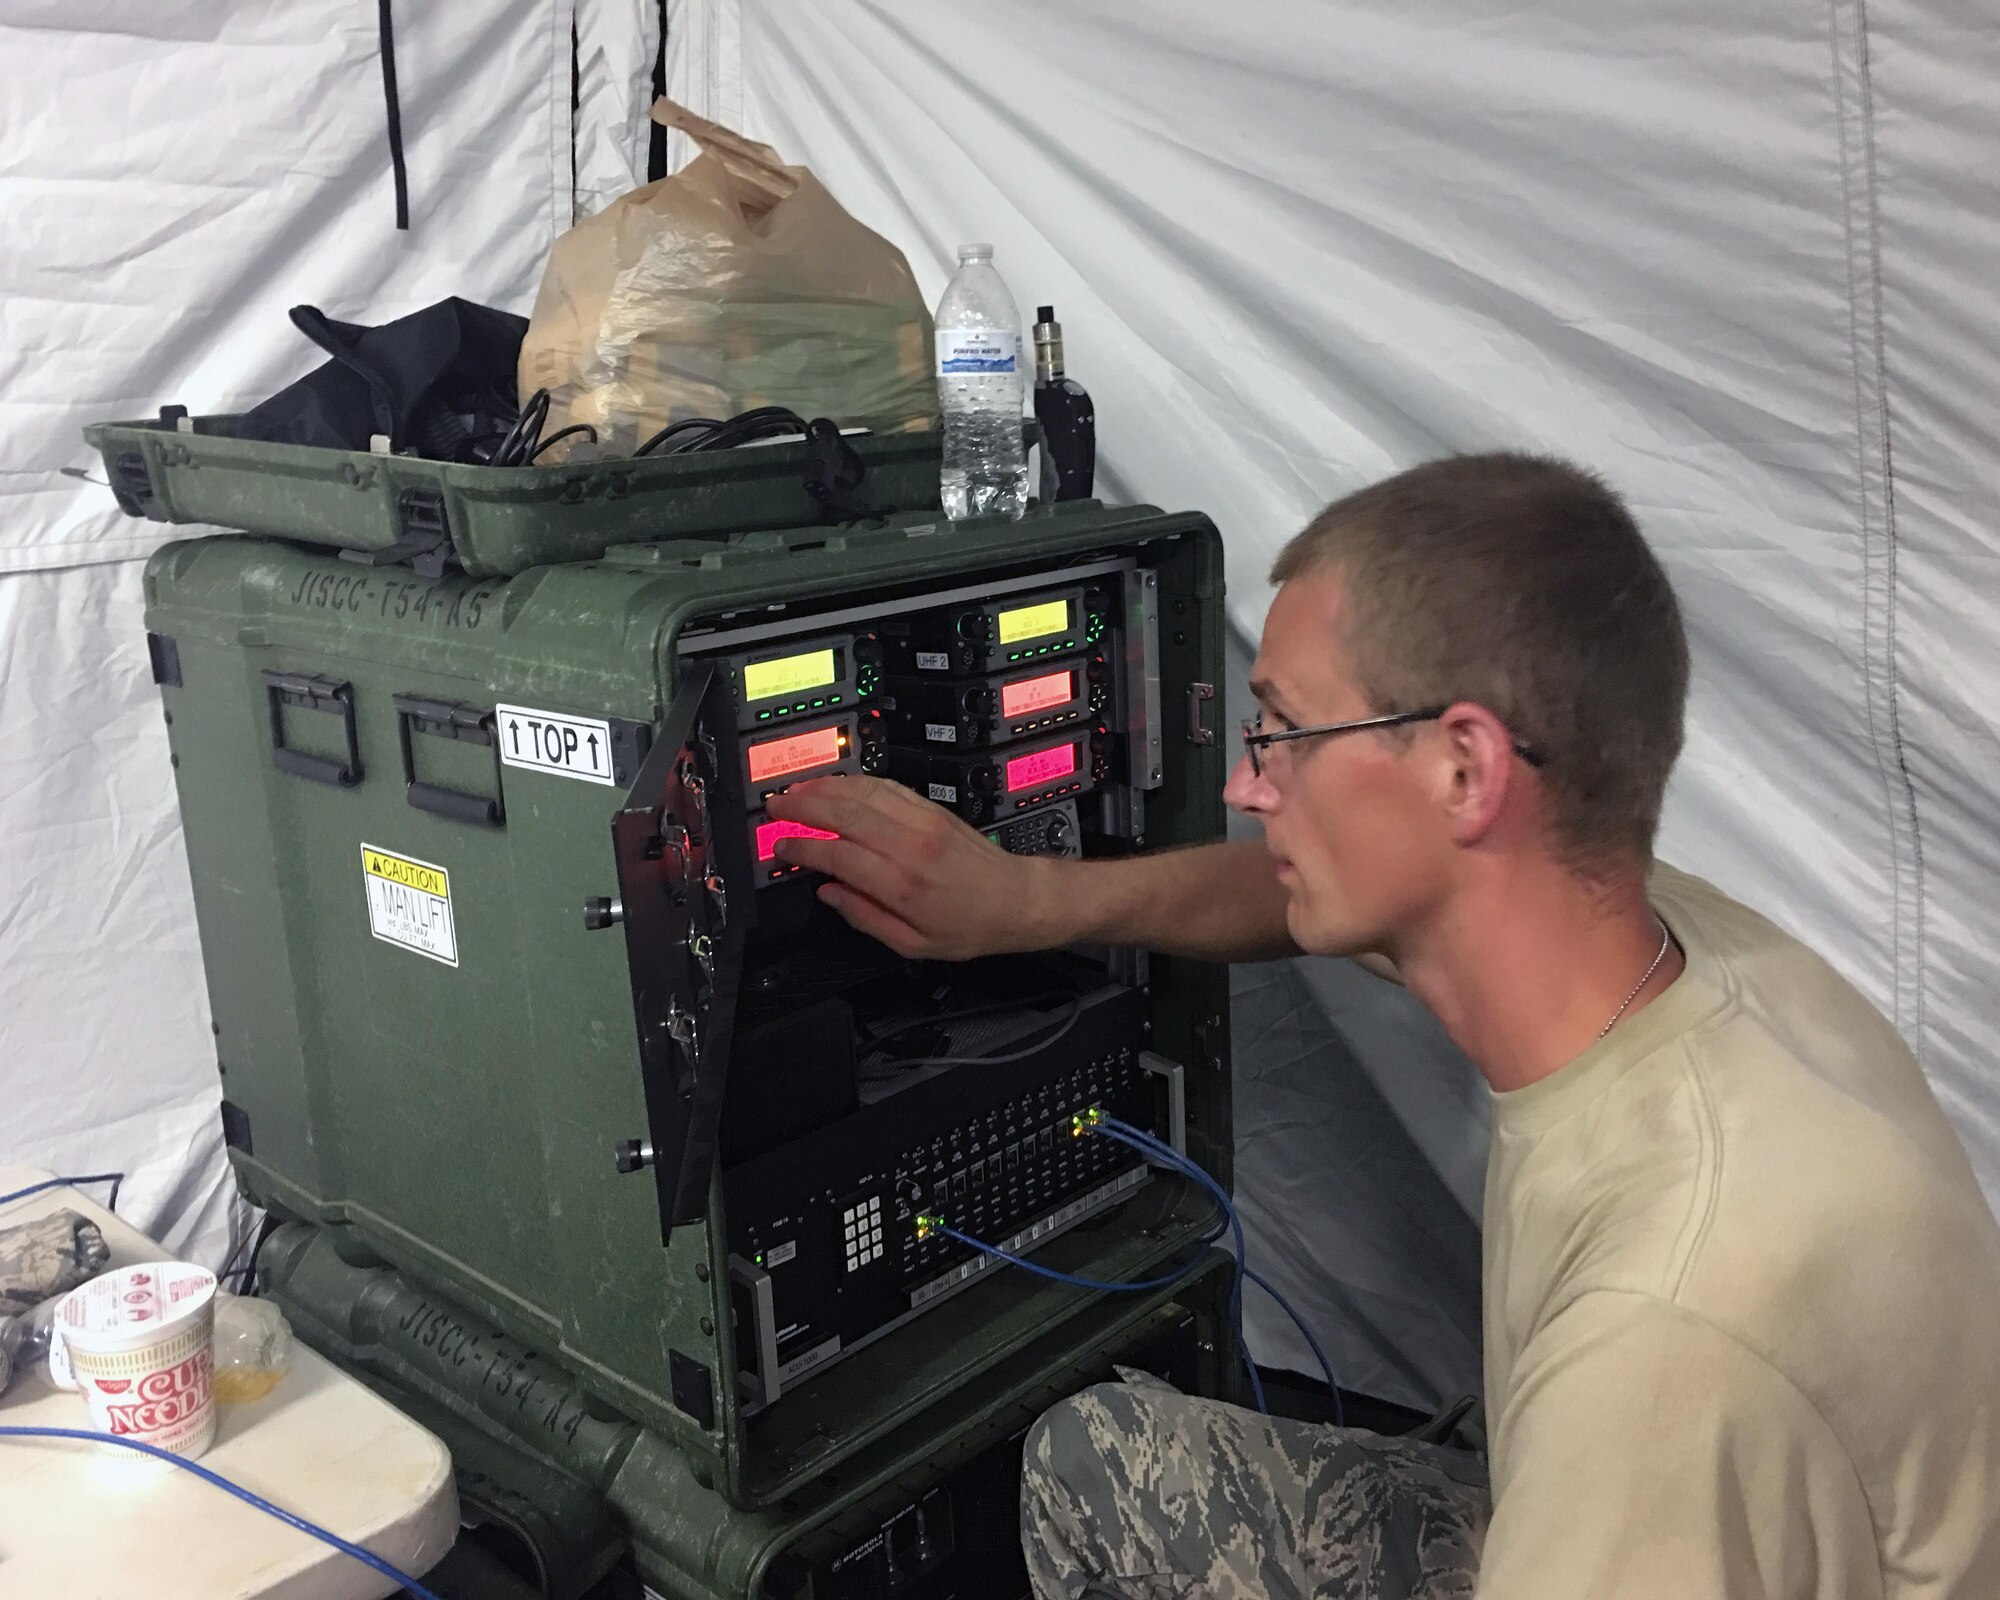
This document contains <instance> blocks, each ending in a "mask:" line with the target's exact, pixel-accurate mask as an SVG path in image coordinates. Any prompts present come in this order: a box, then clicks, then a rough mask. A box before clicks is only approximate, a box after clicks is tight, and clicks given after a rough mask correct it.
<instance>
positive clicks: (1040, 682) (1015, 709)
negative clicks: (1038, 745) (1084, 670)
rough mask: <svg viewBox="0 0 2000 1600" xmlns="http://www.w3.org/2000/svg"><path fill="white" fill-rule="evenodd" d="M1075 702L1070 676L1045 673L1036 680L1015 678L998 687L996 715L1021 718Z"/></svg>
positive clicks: (1072, 675)
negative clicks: (998, 708) (998, 695)
mask: <svg viewBox="0 0 2000 1600" xmlns="http://www.w3.org/2000/svg"><path fill="white" fill-rule="evenodd" d="M1075 698H1076V674H1075V673H1074V672H1048V673H1044V674H1043V675H1042V676H1041V677H1039V678H1019V679H1016V680H1015V681H1014V682H1013V683H1003V684H1001V685H1000V715H1001V716H1003V717H1025V716H1027V715H1028V714H1029V713H1031V712H1035V711H1046V710H1048V708H1049V707H1050V706H1059V705H1065V704H1067V703H1068V702H1069V701H1071V700H1073V699H1075Z"/></svg>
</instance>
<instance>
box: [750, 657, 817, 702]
mask: <svg viewBox="0 0 2000 1600" xmlns="http://www.w3.org/2000/svg"><path fill="white" fill-rule="evenodd" d="M839 676H840V674H839V672H838V671H837V670H836V669H835V667H834V664H833V652H832V651H831V650H807V651H805V652H804V653H802V654H800V655H795V656H780V657H778V659H777V660H775V661H752V662H750V663H749V664H748V665H747V666H745V667H744V669H743V696H744V698H745V699H746V700H773V699H776V698H777V697H778V696H779V695H788V694H804V693H805V692H806V690H808V689H821V688H824V687H825V686H826V685H827V684H829V683H831V682H833V680H834V679H835V678H837V677H839Z"/></svg>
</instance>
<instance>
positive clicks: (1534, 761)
mask: <svg viewBox="0 0 2000 1600" xmlns="http://www.w3.org/2000/svg"><path fill="white" fill-rule="evenodd" d="M1450 709H1451V707H1450V706H1449V705H1442V706H1425V707H1424V708H1423V710H1421V711H1390V712H1386V713H1384V714H1383V715H1382V716H1379V717H1361V718H1359V719H1357V720H1356V721H1353V722H1321V723H1317V724H1315V725H1314V726H1313V727H1310V728H1280V729H1278V730H1277V731H1276V732H1275V733H1266V732H1265V731H1264V713H1263V712H1261V711H1260V712H1258V713H1257V715H1256V716H1254V717H1246V718H1245V719H1244V721H1243V752H1244V754H1245V755H1247V756H1249V758H1250V770H1251V772H1252V773H1254V774H1255V775H1256V776H1257V777H1260V778H1261V777H1263V776H1264V750H1265V747H1266V746H1268V745H1274V744H1289V743H1290V742H1291V741H1292V740H1294V739H1317V738H1319V737H1321V736H1322V735H1324V734H1335V733H1360V732H1361V731H1362V730H1363V729H1364V728H1402V727H1407V726H1408V725H1409V724H1410V723H1412V722H1435V721H1437V719H1438V718H1439V717H1441V716H1443V715H1444V714H1445V713H1446V712H1447V711H1449V710H1450ZM1512 744H1513V749H1514V754H1515V755H1517V756H1519V757H1520V758H1521V759H1522V760H1523V761H1525V762H1527V763H1528V765H1529V766H1531V767H1540V766H1546V765H1547V764H1548V759H1549V758H1548V757H1547V756H1545V755H1543V754H1542V752H1541V751H1539V750H1537V749H1536V748H1535V747H1534V746H1533V745H1531V744H1527V743H1524V742H1523V741H1522V740H1519V739H1515V740H1513V741H1512Z"/></svg>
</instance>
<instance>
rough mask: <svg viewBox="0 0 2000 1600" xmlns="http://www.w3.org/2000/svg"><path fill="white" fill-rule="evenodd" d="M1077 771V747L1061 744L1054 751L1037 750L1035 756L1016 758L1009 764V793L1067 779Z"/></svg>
mask: <svg viewBox="0 0 2000 1600" xmlns="http://www.w3.org/2000/svg"><path fill="white" fill-rule="evenodd" d="M1074 771H1076V746H1075V745H1074V744H1059V745H1057V746H1056V747H1055V749H1053V750H1037V751H1036V752H1035V753H1034V754H1033V755H1027V756H1016V757H1014V759H1013V760H1012V761H1010V762H1008V763H1007V792H1008V793H1009V794H1013V793H1015V792H1016V791H1017V790H1021V789H1035V788H1039V787H1040V786H1041V785H1042V784H1045V783H1047V782H1049V780H1050V779H1052V778H1066V777H1068V776H1069V775H1070V774H1071V773H1072V772H1074Z"/></svg>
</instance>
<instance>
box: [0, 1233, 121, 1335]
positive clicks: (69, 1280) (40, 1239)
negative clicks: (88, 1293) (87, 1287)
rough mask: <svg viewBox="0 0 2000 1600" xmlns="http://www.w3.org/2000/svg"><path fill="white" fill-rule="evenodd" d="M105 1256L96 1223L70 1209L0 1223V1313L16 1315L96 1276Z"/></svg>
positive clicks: (108, 1252) (106, 1248)
mask: <svg viewBox="0 0 2000 1600" xmlns="http://www.w3.org/2000/svg"><path fill="white" fill-rule="evenodd" d="M110 1259H111V1250H110V1247H109V1246H107V1245H106V1244H105V1242H104V1234H103V1233H102V1232H101V1231H100V1230H99V1228H98V1226H97V1224H96V1223H94V1222H92V1221H91V1220H90V1219H89V1218H88V1217H85V1216H82V1215H80V1214H79V1213H77V1212H75V1211H55V1212H51V1213H50V1214H49V1215H48V1216H46V1217H39V1218H37V1219H36V1220H35V1221H33V1222H24V1223H22V1224H20V1226H18V1227H13V1228H0V1314H5V1315H8V1316H17V1315H19V1314H20V1313H21V1312H23V1311H27V1310H30V1309H32V1308H33V1307H34V1306H36V1305H39V1304H40V1303H41V1302H42V1301H44V1300H46V1299H48V1298H49V1296H50V1295H56V1294H63V1293H66V1292H67V1291H69V1290H71V1289H74V1288H75V1287H76V1286H77V1285H78V1284H80V1283H86V1282H88V1281H89V1280H90V1279H92V1278H94V1277H96V1276H97V1275H98V1273H100V1272H101V1271H103V1270H104V1264H105V1262H107V1261H109V1260H110Z"/></svg>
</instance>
